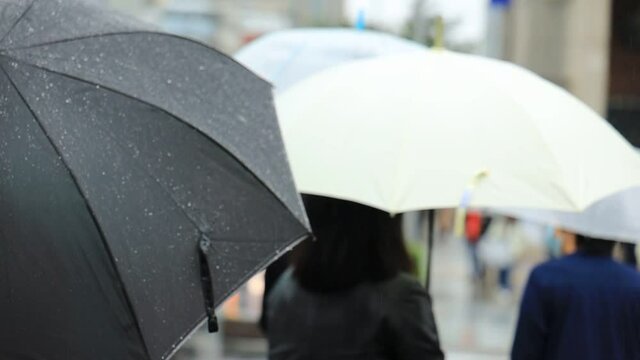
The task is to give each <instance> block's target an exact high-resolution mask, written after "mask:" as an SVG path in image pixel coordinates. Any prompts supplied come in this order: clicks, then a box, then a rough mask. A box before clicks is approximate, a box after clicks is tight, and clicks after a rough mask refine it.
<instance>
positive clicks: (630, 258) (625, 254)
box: [620, 243, 638, 269]
mask: <svg viewBox="0 0 640 360" xmlns="http://www.w3.org/2000/svg"><path fill="white" fill-rule="evenodd" d="M620 248H621V250H622V261H623V262H624V263H625V264H627V265H629V266H631V267H633V268H634V269H637V268H638V258H637V256H636V244H632V243H620Z"/></svg>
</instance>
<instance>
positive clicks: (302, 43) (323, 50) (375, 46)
mask: <svg viewBox="0 0 640 360" xmlns="http://www.w3.org/2000/svg"><path fill="white" fill-rule="evenodd" d="M425 49H426V48H425V47H424V46H422V45H420V44H419V43H416V42H413V41H409V40H405V39H402V38H399V37H396V36H393V35H389V34H385V33H382V32H377V31H371V30H355V29H349V28H343V29H342V28H307V29H293V30H282V31H276V32H272V33H269V34H267V35H264V36H262V37H260V38H259V39H257V40H255V41H253V42H251V43H250V44H249V45H247V46H245V47H243V48H242V49H240V51H238V53H236V55H235V58H236V59H237V60H238V61H239V62H240V63H242V64H243V65H245V66H247V67H248V68H250V69H252V70H253V71H255V72H256V73H257V74H258V75H260V76H262V77H264V78H265V79H267V80H269V81H271V82H272V83H273V85H274V87H275V90H276V92H280V91H284V90H286V89H287V88H289V87H290V86H291V85H293V84H295V83H296V82H298V81H300V80H302V79H304V78H306V77H308V76H310V75H312V74H315V73H317V72H319V71H322V70H325V69H327V68H330V67H332V66H336V65H340V64H343V63H345V62H349V61H353V60H360V59H366V58H373V57H378V56H383V55H390V54H400V53H406V52H416V51H424V50H425Z"/></svg>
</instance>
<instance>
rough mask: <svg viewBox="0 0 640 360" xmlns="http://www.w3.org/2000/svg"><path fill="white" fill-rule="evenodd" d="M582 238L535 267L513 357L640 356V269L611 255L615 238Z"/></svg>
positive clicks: (623, 359)
mask: <svg viewBox="0 0 640 360" xmlns="http://www.w3.org/2000/svg"><path fill="white" fill-rule="evenodd" d="M577 244H578V251H577V252H576V253H575V254H573V255H569V256H566V257H564V258H561V259H558V260H552V261H549V262H546V263H544V264H541V265H539V266H538V267H536V268H535V269H534V270H533V272H532V273H531V275H530V277H529V281H528V283H527V286H526V290H525V292H524V296H523V299H522V304H521V308H520V317H519V320H518V326H517V329H516V334H515V339H514V343H513V349H512V353H511V357H512V359H514V360H522V359H581V360H590V359H594V360H595V359H607V360H615V359H620V360H638V359H640V273H638V272H637V271H636V270H635V269H634V268H632V267H630V266H627V265H624V264H620V263H618V262H616V261H615V260H613V259H612V251H613V246H614V244H615V243H614V242H611V241H607V240H602V239H594V238H588V237H585V236H580V235H578V236H577Z"/></svg>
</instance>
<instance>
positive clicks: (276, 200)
mask: <svg viewBox="0 0 640 360" xmlns="http://www.w3.org/2000/svg"><path fill="white" fill-rule="evenodd" d="M0 17H1V21H0V358H2V359H48V360H51V359H60V360H62V359H64V360H67V359H105V360H106V359H109V360H114V359H118V360H126V359H165V358H168V357H169V356H170V355H171V354H172V353H173V352H174V351H175V350H176V348H177V347H178V346H179V345H180V343H181V342H182V341H184V339H185V337H186V336H188V335H189V334H190V333H191V332H192V331H193V330H194V329H195V328H196V327H197V326H198V325H199V324H201V323H202V322H203V321H204V320H205V319H206V318H207V315H208V316H209V319H210V321H209V325H210V328H211V330H215V325H216V324H215V318H214V315H213V308H214V306H215V305H217V304H219V303H220V302H222V301H223V300H224V299H225V298H226V297H227V296H229V294H230V293H231V292H232V291H234V290H235V289H236V288H237V287H238V286H239V285H240V284H242V282H243V281H245V280H246V279H247V278H248V277H250V276H251V275H252V274H254V273H255V272H256V271H258V270H259V269H261V268H262V267H264V266H266V264H267V263H268V262H269V261H270V260H272V259H273V258H274V257H276V256H277V254H278V253H279V252H280V251H282V250H284V249H285V248H286V247H288V246H291V245H292V244H294V243H295V242H296V241H298V240H300V239H301V238H303V237H305V236H306V234H307V233H308V224H307V220H306V217H305V214H304V210H303V208H302V206H301V203H300V200H299V198H298V195H297V194H296V191H295V187H294V184H293V181H292V178H291V174H290V170H289V167H288V164H287V161H286V157H285V153H284V147H283V144H282V139H281V136H280V133H279V129H278V125H277V121H276V116H275V111H274V109H273V104H272V98H271V88H270V85H269V84H267V83H266V82H264V81H263V80H261V79H259V78H258V77H256V76H255V75H253V74H252V73H251V72H249V71H248V70H246V69H245V68H243V67H242V66H240V65H238V64H237V63H235V62H234V61H233V60H231V59H229V58H227V57H226V56H224V55H222V54H220V53H218V52H216V51H215V50H213V49H211V48H208V47H206V46H204V45H201V44H199V43H196V42H193V41H190V40H186V39H182V38H179V37H176V36H172V35H168V34H162V33H158V32H154V31H153V30H150V29H146V28H145V27H144V26H141V25H140V24H138V23H136V22H134V21H132V20H129V19H128V18H124V17H122V16H120V15H117V14H113V13H110V12H108V11H105V10H104V9H101V8H96V7H93V6H91V5H87V4H85V3H83V2H79V1H76V0H35V1H32V0H0Z"/></svg>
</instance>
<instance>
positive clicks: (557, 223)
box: [492, 187, 640, 243]
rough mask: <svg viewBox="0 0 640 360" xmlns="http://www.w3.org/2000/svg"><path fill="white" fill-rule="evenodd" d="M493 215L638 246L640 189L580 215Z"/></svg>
mask: <svg viewBox="0 0 640 360" xmlns="http://www.w3.org/2000/svg"><path fill="white" fill-rule="evenodd" d="M492 212H494V213H498V214H502V215H509V216H513V217H516V218H519V219H524V220H528V221H532V222H536V223H540V224H546V225H551V226H554V227H557V228H562V229H565V230H569V231H571V232H575V233H578V234H583V235H586V236H592V237H596V238H602V239H608V240H615V241H622V242H629V243H640V187H635V188H631V189H628V190H624V191H621V192H619V193H616V194H614V195H611V196H608V197H606V198H604V199H602V200H600V201H598V202H596V203H595V204H593V205H591V206H589V207H588V208H587V209H586V210H585V211H583V212H580V213H574V212H566V211H552V210H540V209H496V210H493V211H492Z"/></svg>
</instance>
